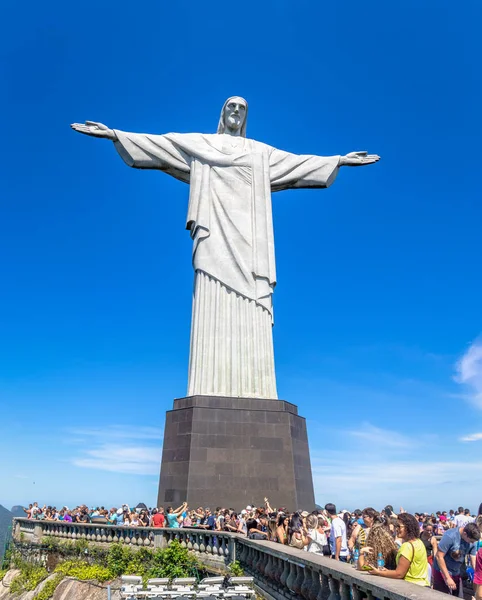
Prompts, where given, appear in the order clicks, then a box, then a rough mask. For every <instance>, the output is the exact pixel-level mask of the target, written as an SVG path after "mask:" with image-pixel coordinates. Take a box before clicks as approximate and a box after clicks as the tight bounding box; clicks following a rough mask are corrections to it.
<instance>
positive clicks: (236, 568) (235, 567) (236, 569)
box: [228, 560, 244, 577]
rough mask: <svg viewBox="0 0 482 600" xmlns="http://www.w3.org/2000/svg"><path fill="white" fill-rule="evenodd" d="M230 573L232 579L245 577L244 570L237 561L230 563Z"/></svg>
mask: <svg viewBox="0 0 482 600" xmlns="http://www.w3.org/2000/svg"><path fill="white" fill-rule="evenodd" d="M228 571H229V574H230V575H231V576H232V577H242V576H243V575H244V571H243V568H242V567H241V565H240V564H239V562H238V561H237V560H235V561H233V562H232V563H229V565H228Z"/></svg>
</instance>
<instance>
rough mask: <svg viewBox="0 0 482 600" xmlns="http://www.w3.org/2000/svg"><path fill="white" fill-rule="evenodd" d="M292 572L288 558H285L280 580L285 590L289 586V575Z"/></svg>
mask: <svg viewBox="0 0 482 600" xmlns="http://www.w3.org/2000/svg"><path fill="white" fill-rule="evenodd" d="M290 573H291V569H290V563H289V562H288V561H287V560H283V561H282V570H281V575H280V578H279V582H280V585H281V587H282V591H283V592H284V591H285V588H288V577H289V576H290ZM288 589H289V588H288Z"/></svg>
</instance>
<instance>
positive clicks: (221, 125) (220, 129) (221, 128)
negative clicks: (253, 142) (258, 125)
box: [217, 96, 248, 138]
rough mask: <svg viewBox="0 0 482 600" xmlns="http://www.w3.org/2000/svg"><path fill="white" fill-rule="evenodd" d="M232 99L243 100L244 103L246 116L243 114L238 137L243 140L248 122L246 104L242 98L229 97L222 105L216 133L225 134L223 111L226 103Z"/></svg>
mask: <svg viewBox="0 0 482 600" xmlns="http://www.w3.org/2000/svg"><path fill="white" fill-rule="evenodd" d="M234 98H241V100H243V101H244V103H245V104H246V114H245V117H244V123H243V124H242V125H241V130H240V132H239V135H240V136H241V137H244V138H245V137H246V124H247V122H248V103H247V102H246V100H245V99H244V98H243V97H242V96H231V97H229V98H228V99H227V100H226V102H225V103H224V104H223V108H222V109H221V116H220V117H219V123H218V130H217V133H225V132H226V124H225V122H224V109H225V108H226V106H227V105H228V103H229V102H231V100H234Z"/></svg>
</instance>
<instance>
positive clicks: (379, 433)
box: [347, 423, 414, 448]
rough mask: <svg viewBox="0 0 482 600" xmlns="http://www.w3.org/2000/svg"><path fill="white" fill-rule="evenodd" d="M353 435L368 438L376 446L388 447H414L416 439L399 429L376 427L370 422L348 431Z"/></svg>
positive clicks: (363, 438)
mask: <svg viewBox="0 0 482 600" xmlns="http://www.w3.org/2000/svg"><path fill="white" fill-rule="evenodd" d="M347 433H348V435H351V436H352V437H355V438H358V439H361V440H366V441H368V442H370V443H371V444H374V445H376V446H384V447H388V448H412V447H413V445H414V441H413V440H412V439H410V438H409V437H408V436H405V435H403V434H401V433H398V432H397V431H392V430H390V429H382V428H380V427H375V425H371V424H370V423H363V424H362V426H361V427H360V429H357V430H352V431H348V432H347Z"/></svg>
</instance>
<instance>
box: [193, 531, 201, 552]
mask: <svg viewBox="0 0 482 600" xmlns="http://www.w3.org/2000/svg"><path fill="white" fill-rule="evenodd" d="M193 537H194V540H193V545H192V547H193V548H194V552H199V551H200V546H199V533H197V532H196V533H195V534H194V536H193Z"/></svg>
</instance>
